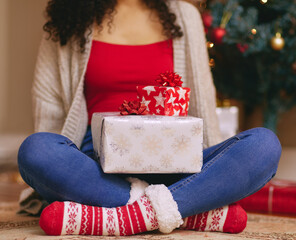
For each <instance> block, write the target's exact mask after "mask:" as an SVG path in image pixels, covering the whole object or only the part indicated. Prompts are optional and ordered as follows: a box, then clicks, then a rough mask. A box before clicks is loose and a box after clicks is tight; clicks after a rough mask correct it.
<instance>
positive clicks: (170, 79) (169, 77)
mask: <svg viewBox="0 0 296 240" xmlns="http://www.w3.org/2000/svg"><path fill="white" fill-rule="evenodd" d="M181 78H182V77H181V76H180V75H179V74H177V73H175V72H169V71H167V72H165V73H161V74H159V78H158V79H156V82H158V83H159V84H160V85H162V86H167V87H177V86H178V87H182V84H183V82H182V81H181Z"/></svg>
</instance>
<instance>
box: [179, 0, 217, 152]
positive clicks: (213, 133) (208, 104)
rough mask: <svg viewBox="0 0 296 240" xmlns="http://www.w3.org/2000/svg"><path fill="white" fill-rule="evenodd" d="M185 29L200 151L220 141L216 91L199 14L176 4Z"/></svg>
mask: <svg viewBox="0 0 296 240" xmlns="http://www.w3.org/2000/svg"><path fill="white" fill-rule="evenodd" d="M179 3H180V5H181V8H182V11H183V14H182V15H183V17H184V22H185V26H186V29H185V30H186V32H185V35H187V42H188V45H189V46H188V47H189V52H190V55H191V57H190V63H191V65H192V66H191V71H192V77H193V81H194V86H195V87H194V88H195V89H194V93H195V94H196V95H197V97H196V99H197V102H196V106H195V107H196V108H197V115H198V117H201V118H202V119H203V120H204V148H207V147H210V146H213V145H215V144H218V143H220V142H221V141H222V138H221V132H220V128H219V123H218V117H217V114H216V88H215V86H214V82H213V78H212V73H211V70H210V66H209V56H208V51H207V47H206V38H205V34H204V27H203V23H202V19H201V16H200V13H199V11H198V10H197V9H196V7H194V6H193V5H192V4H189V3H187V2H179Z"/></svg>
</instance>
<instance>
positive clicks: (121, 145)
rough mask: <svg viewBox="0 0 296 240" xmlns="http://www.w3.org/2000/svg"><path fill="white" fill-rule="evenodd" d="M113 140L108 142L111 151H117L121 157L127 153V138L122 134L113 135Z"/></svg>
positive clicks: (128, 146) (128, 144)
mask: <svg viewBox="0 0 296 240" xmlns="http://www.w3.org/2000/svg"><path fill="white" fill-rule="evenodd" d="M112 139H113V140H114V141H113V142H111V143H110V146H111V149H112V151H113V153H118V154H119V155H120V156H121V157H122V156H123V155H125V154H127V153H129V148H130V142H129V140H128V138H127V137H126V136H124V135H122V134H120V135H119V136H114V137H113V138H112Z"/></svg>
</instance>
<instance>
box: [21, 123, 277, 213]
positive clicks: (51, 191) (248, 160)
mask: <svg viewBox="0 0 296 240" xmlns="http://www.w3.org/2000/svg"><path fill="white" fill-rule="evenodd" d="M93 154H94V153H93V145H92V136H91V131H90V128H88V130H87V133H86V135H85V138H84V140H83V143H82V146H81V149H80V150H79V149H78V148H77V147H76V146H75V144H74V143H72V142H71V141H70V140H69V139H68V138H66V137H64V136H62V135H58V134H54V133H44V132H43V133H42V132H41V133H35V134H32V135H31V136H29V137H28V138H27V139H26V140H25V141H24V142H23V144H22V145H21V147H20V149H19V154H18V163H19V170H20V173H21V175H22V177H23V179H24V180H25V182H26V183H27V184H28V185H30V186H31V187H32V188H34V189H35V190H36V191H37V192H38V193H39V194H40V195H41V196H42V197H43V198H44V199H45V200H47V201H48V202H53V201H75V202H79V203H82V204H87V205H94V206H103V207H117V206H122V205H125V204H126V203H127V201H128V200H129V197H130V183H129V182H127V181H126V180H125V178H126V177H127V176H134V177H138V178H141V179H143V180H145V181H147V182H149V183H154V184H155V183H163V184H165V185H167V186H168V188H169V190H170V191H171V193H172V195H173V198H174V200H175V201H176V202H177V204H178V209H179V211H180V213H181V215H182V217H187V216H191V215H194V214H197V213H201V212H204V211H209V210H211V209H214V208H218V207H221V206H224V205H227V204H230V203H233V202H236V201H238V200H240V199H242V198H244V197H246V196H248V195H250V194H252V193H254V192H256V191H258V190H259V189H260V188H262V187H263V186H264V185H265V184H266V183H267V182H268V181H269V180H270V179H271V178H272V177H273V176H274V175H275V173H276V170H277V166H278V162H279V159H280V155H281V145H280V142H279V140H278V138H277V136H276V135H275V134H274V133H273V132H272V131H270V130H268V129H265V128H254V129H250V130H247V131H244V132H241V133H239V134H237V135H236V136H233V137H231V138H229V139H227V140H226V141H223V142H222V143H220V144H217V145H215V146H212V147H209V148H207V149H204V151H203V154H204V165H203V168H202V171H201V172H200V173H196V174H137V175H132V174H105V173H104V172H103V171H102V169H101V167H100V165H99V164H98V163H97V162H96V161H94V160H93V157H94V156H93Z"/></svg>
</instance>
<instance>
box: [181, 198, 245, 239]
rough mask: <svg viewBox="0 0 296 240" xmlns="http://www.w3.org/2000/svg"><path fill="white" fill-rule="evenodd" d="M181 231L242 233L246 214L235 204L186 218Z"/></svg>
mask: <svg viewBox="0 0 296 240" xmlns="http://www.w3.org/2000/svg"><path fill="white" fill-rule="evenodd" d="M183 220H184V223H183V224H182V226H181V229H186V230H196V231H202V232H203V231H209V232H227V233H239V232H242V231H243V230H244V229H245V227H246V225H247V213H246V212H245V210H244V209H243V208H242V207H241V206H240V205H239V204H237V203H234V204H230V205H229V206H224V207H221V208H217V209H214V210H211V211H208V212H204V213H200V214H196V215H194V216H190V217H187V218H185V219H183Z"/></svg>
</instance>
